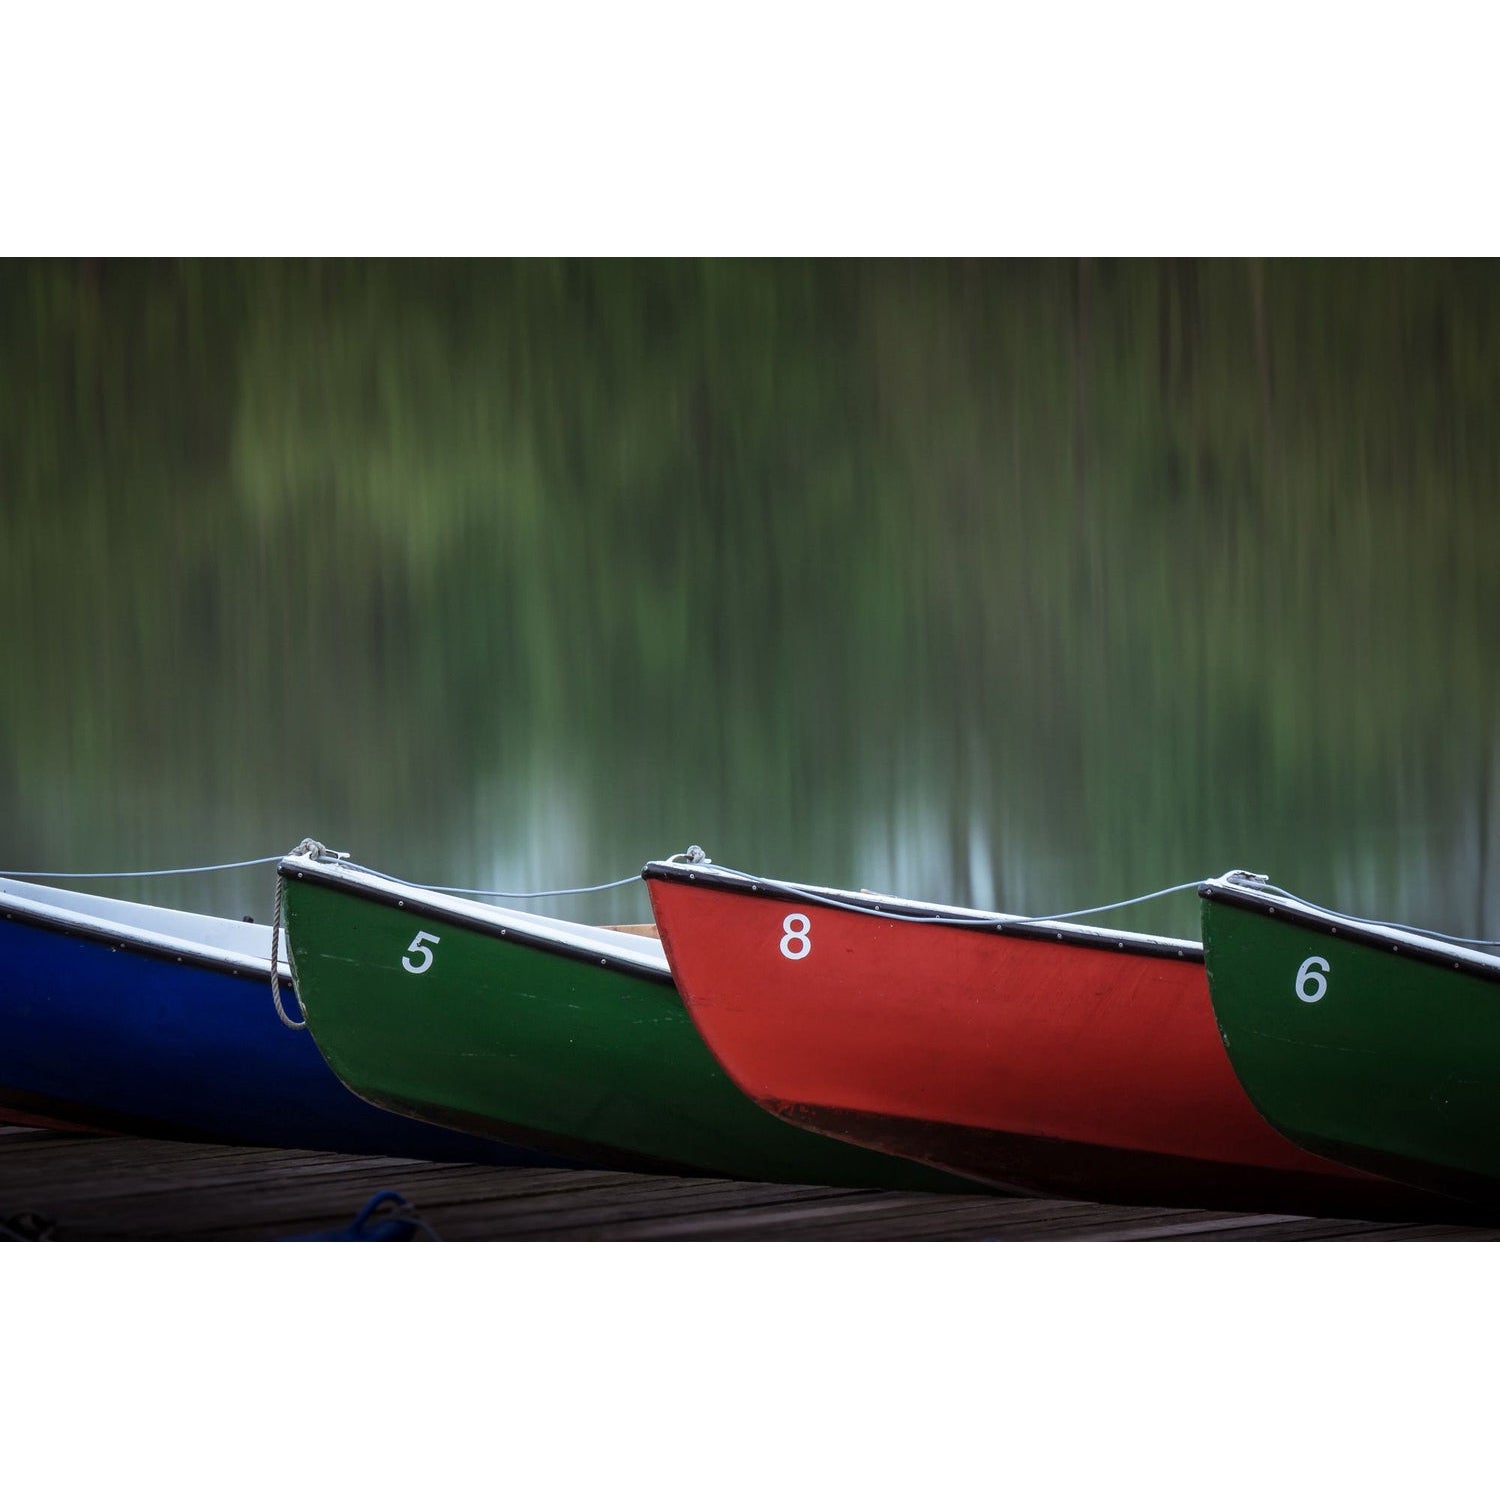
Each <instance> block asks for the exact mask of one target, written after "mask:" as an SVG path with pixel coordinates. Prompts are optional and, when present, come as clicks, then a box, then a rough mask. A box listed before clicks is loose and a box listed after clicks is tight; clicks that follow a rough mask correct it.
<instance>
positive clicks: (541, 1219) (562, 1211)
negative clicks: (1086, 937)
mask: <svg viewBox="0 0 1500 1500" xmlns="http://www.w3.org/2000/svg"><path fill="white" fill-rule="evenodd" d="M387 1189H389V1190H393V1191H395V1192H398V1193H400V1194H401V1195H402V1197H404V1198H405V1199H406V1200H407V1201H408V1202H409V1203H410V1205H411V1207H412V1209H413V1211H414V1213H415V1214H416V1215H417V1216H419V1217H420V1219H421V1221H422V1223H423V1224H424V1225H425V1226H427V1228H428V1229H429V1230H430V1231H431V1233H432V1235H433V1236H435V1237H436V1238H439V1239H455V1240H1210V1239H1211V1240H1245V1239H1249V1240H1307V1239H1316V1240H1330V1239H1375V1240H1382V1239H1384V1240H1389V1239H1401V1240H1408V1239H1424V1240H1430V1239H1440V1240H1442V1239H1449V1240H1451V1239H1466V1240H1492V1239H1500V1229H1475V1228H1472V1227H1465V1226H1459V1225H1432V1224H1396V1225H1393V1224H1370V1223H1361V1222H1357V1221H1353V1220H1342V1219H1310V1218H1293V1217H1288V1216H1285V1215H1274V1214H1226V1213H1222V1212H1207V1211H1205V1212H1191V1211H1185V1210H1181V1209H1156V1208H1117V1207H1111V1206H1108V1205H1099V1204H1091V1203H1072V1202H1064V1201H1058V1200H1050V1199H1038V1198H998V1197H992V1196H987V1195H983V1194H977V1193H976V1194H975V1195H974V1196H973V1197H968V1196H949V1195H944V1194H935V1193H880V1192H868V1191H857V1190H850V1189H833V1188H819V1187H786V1186H782V1185H779V1184H774V1183H747V1182H730V1181H725V1180H721V1179H716V1178H707V1179H705V1178H678V1177H657V1176H646V1175H642V1174H638V1173H629V1172H593V1171H561V1170H539V1169H520V1168H509V1169H507V1168H498V1167H480V1166H455V1165H449V1164H438V1163H433V1162H419V1161H406V1160H401V1159H398V1158H394V1157H366V1156H338V1155H334V1154H331V1153H323V1152H312V1151H273V1150H265V1149H260V1148H256V1147H245V1146H214V1145H201V1144H186V1143H182V1142H176V1141H157V1140H140V1139H135V1138H129V1137H123V1136H103V1135H90V1136H84V1135H63V1134H58V1133H55V1132H50V1131H44V1130H26V1129H20V1128H0V1238H6V1239H37V1238H49V1239H59V1240H60V1239H71V1240H78V1239H93V1240H99V1239H120V1240H142V1239H152V1240H154V1239H171V1240H275V1239H283V1238H289V1237H293V1236H300V1235H307V1234H315V1233H319V1232H323V1231H328V1230H334V1229H338V1228H340V1227H343V1226H347V1225H348V1224H349V1223H350V1222H351V1221H352V1220H353V1218H354V1217H355V1215H356V1214H357V1213H358V1212H359V1210H360V1209H361V1208H362V1207H363V1205H364V1204H365V1203H366V1202H367V1201H368V1200H369V1199H370V1198H371V1197H372V1196H373V1195H374V1194H376V1193H378V1192H381V1191H382V1190H387Z"/></svg>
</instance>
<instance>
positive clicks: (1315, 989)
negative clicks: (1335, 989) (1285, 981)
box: [1297, 958, 1328, 1005]
mask: <svg viewBox="0 0 1500 1500" xmlns="http://www.w3.org/2000/svg"><path fill="white" fill-rule="evenodd" d="M1320 971H1321V972H1320ZM1327 972H1328V960H1327V959H1326V958H1304V959H1303V960H1302V967H1301V968H1300V969H1298V970H1297V998H1298V999H1299V1000H1305V1001H1307V1003H1308V1004H1309V1005H1312V1004H1313V1003H1314V1002H1315V1001H1318V1000H1321V999H1322V998H1323V996H1324V995H1326V994H1327V993H1328V981H1327V980H1326V979H1325V978H1324V977H1323V975H1324V974H1326V973H1327Z"/></svg>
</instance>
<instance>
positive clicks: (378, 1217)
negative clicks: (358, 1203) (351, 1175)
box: [286, 1189, 437, 1241]
mask: <svg viewBox="0 0 1500 1500" xmlns="http://www.w3.org/2000/svg"><path fill="white" fill-rule="evenodd" d="M387 1205H389V1208H388V1211H386V1212H381V1210H382V1209H387ZM419 1234H421V1235H425V1236H426V1237H427V1238H428V1239H431V1240H435V1239H436V1238H437V1236H436V1235H435V1234H434V1233H433V1232H432V1230H431V1229H429V1228H428V1227H427V1225H426V1224H424V1223H423V1222H422V1220H421V1219H419V1218H418V1217H417V1214H416V1210H415V1209H413V1208H412V1206H411V1204H410V1203H408V1202H407V1201H406V1199H405V1198H403V1197H402V1196H401V1194H400V1193H395V1192H391V1191H390V1190H389V1189H387V1190H386V1191H385V1192H381V1193H376V1194H375V1196H374V1197H373V1198H371V1199H370V1201H369V1202H368V1203H367V1204H365V1206H364V1207H363V1208H362V1209H360V1211H359V1212H358V1213H357V1214H356V1215H355V1216H354V1221H353V1222H352V1223H350V1224H346V1225H345V1226H344V1227H343V1228H342V1229H315V1230H313V1232H312V1233H311V1234H289V1235H287V1236H286V1238H287V1240H288V1241H292V1240H412V1239H415V1238H416V1237H417V1236H418V1235H419Z"/></svg>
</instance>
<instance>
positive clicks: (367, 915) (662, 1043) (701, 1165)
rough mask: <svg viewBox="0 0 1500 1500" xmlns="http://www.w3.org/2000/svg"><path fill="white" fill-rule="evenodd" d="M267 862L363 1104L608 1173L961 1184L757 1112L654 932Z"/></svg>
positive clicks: (300, 980)
mask: <svg viewBox="0 0 1500 1500" xmlns="http://www.w3.org/2000/svg"><path fill="white" fill-rule="evenodd" d="M280 869H281V874H282V878H283V882H284V884H283V892H284V894H283V911H284V920H285V922H286V930H287V937H288V940H289V944H290V956H291V964H292V971H293V973H294V974H295V976H296V980H297V993H298V995H299V997H300V999H301V1002H302V1005H303V1007H304V1009H305V1011H306V1014H307V1021H308V1026H309V1028H310V1030H311V1032H312V1036H313V1038H314V1040H315V1041H316V1042H317V1044H318V1047H319V1048H320V1049H321V1051H322V1053H323V1056H324V1057H325V1058H326V1059H327V1060H328V1063H329V1065H330V1067H332V1068H333V1070H334V1071H335V1072H336V1073H337V1074H338V1075H339V1077H340V1078H342V1079H343V1080H344V1082H345V1083H346V1084H347V1085H348V1086H349V1088H351V1089H352V1090H353V1091H354V1092H355V1093H357V1094H359V1095H360V1096H361V1097H362V1098H364V1099H368V1100H369V1101H371V1102H372V1103H374V1104H378V1105H380V1106H382V1107H383V1108H386V1109H391V1110H397V1111H400V1112H401V1113H403V1114H408V1115H412V1116H415V1117H416V1118H418V1119H423V1120H428V1121H434V1122H437V1123H440V1124H447V1125H456V1126H458V1127H460V1128H462V1129H464V1130H470V1131H475V1132H479V1133H484V1134H489V1135H493V1136H495V1137H496V1138H498V1139H500V1140H507V1141H514V1142H517V1143H519V1144H522V1145H530V1146H536V1147H540V1148H542V1149H546V1150H550V1151H555V1152H558V1153H560V1154H563V1155H566V1156H569V1157H573V1158H576V1159H578V1160H581V1161H587V1162H591V1163H593V1164H595V1165H597V1166H600V1167H605V1168H617V1169H624V1170H632V1171H648V1172H664V1173H670V1174H676V1175H694V1176H700V1175H708V1176H724V1177H740V1178H746V1179H749V1180H752V1181H764V1182H792V1183H808V1184H823V1185H828V1186H834V1187H865V1188H892V1189H913V1190H946V1191H962V1192H973V1191H974V1185H973V1184H972V1183H966V1182H965V1183H960V1182H956V1181H954V1180H953V1179H951V1178H949V1177H946V1176H944V1175H943V1174H940V1173H937V1172H933V1171H931V1170H930V1169H928V1168H925V1167H920V1166H917V1165H915V1164H913V1163H911V1162H907V1161H899V1160H893V1159H891V1158H889V1157H885V1156H881V1155H879V1154H877V1153H874V1152H868V1151H863V1150H860V1149H858V1148H856V1147H853V1146H849V1145H846V1144H844V1143H843V1142H838V1141H831V1140H825V1139H822V1138H821V1137H818V1136H814V1135H810V1134H808V1133H807V1132H806V1131H801V1130H797V1129H795V1128H794V1127H792V1126H790V1125H786V1124H783V1123H782V1122H781V1121H779V1120H775V1119H773V1118H772V1117H771V1116H769V1115H767V1114H766V1113H765V1112H764V1111H762V1110H760V1109H758V1108H757V1107H756V1106H755V1105H754V1104H752V1103H751V1102H750V1100H748V1099H746V1098H745V1097H744V1095H743V1094H741V1093H740V1091H739V1090H738V1089H737V1088H735V1087H734V1085H733V1084H732V1083H731V1082H730V1081H729V1079H728V1078H726V1077H725V1076H724V1072H723V1070H722V1069H721V1068H720V1067H719V1065H718V1064H717V1063H716V1062H715V1061H714V1059H713V1056H712V1055H711V1054H710V1052H709V1051H708V1049H707V1048H706V1047H705V1046H704V1045H703V1042H702V1040H701V1039H700V1038H699V1036H698V1033H697V1032H696V1031H695V1030H694V1028H693V1025H692V1022H691V1021H689V1019H688V1017H687V1013H686V1012H685V1011H684V1010H683V1008H682V1002H681V1000H680V999H679V997H678V995H677V991H676V990H675V988H674V987H673V985H672V977H671V974H670V972H669V971H668V968H667V964H666V960H665V958H664V957H663V955H662V948H661V943H660V942H659V941H657V940H656V939H654V938H651V937H647V936H643V935H635V934H631V933H626V932H619V931H611V930H608V929H603V928H598V927H590V926H587V925H585V924H582V923H576V922H566V921H561V920H558V919H555V918H550V917H540V916H536V915H534V914H532V913H529V912H519V911H513V910H509V909H507V908H505V907H499V906H489V905H486V904H484V903H481V902H478V901H470V900H466V899H463V898H460V897H456V896H447V895H443V894H441V893H439V892H435V891H430V890H427V889H425V888H423V887H421V886H413V885H407V884H406V883H404V882H402V881H398V880H392V879H389V878H388V877H385V876H382V875H378V874H374V873H371V872H368V871H365V870H362V869H358V868H353V867H350V866H349V865H347V864H343V863H340V862H338V861H336V860H332V859H324V858H318V857H316V856H310V855H293V856H289V857H287V858H286V859H284V860H283V861H282V862H281V866H280Z"/></svg>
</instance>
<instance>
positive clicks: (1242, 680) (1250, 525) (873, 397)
mask: <svg viewBox="0 0 1500 1500" xmlns="http://www.w3.org/2000/svg"><path fill="white" fill-rule="evenodd" d="M1497 493H1500V273H1497V271H1496V269H1495V267H1493V266H1490V265H1468V266H1466V265H1460V266H1444V265H1435V264H1430V263H1421V264H1404V263H1397V264H1385V263H1374V264H1364V263H1355V264H1344V263H1333V264H1330V263H1316V264H1306V265H1302V264H1286V263H1275V262H1273V263H1270V264H1267V265H1264V266H1260V265H1255V264H1246V263H1239V262H1229V263H1210V264H1182V263H1172V264H1156V263H1125V264H1110V263H1101V264H1083V265H1079V264H1074V263H1048V264H1042V265H1022V264H1012V263H992V264H978V265H970V264H963V265H960V264H946V263H922V264H917V265H901V264H890V263H857V264H833V263H819V264H814V265H795V264H786V263H776V264H759V263H751V264H732V263H730V264H726V263H712V264H708V265H699V264H679V265H662V264H628V263H627V264H617V263H603V264H595V263H588V262H584V263H573V264H564V265H538V264H507V263H496V264H479V265H470V264H464V263H455V264H436V265H432V264H413V263H406V264H395V265H387V264H375V265H368V264H355V265H332V264H322V265H311V266H308V265H300V264H285V265H284V264H250V265H240V266H235V265H223V264H208V265H185V266H178V265H142V264H108V263H107V264H103V265H98V264H89V265H76V264H51V263H48V264H39V265H37V264H27V263H24V262H22V263H16V262H12V263H7V264H5V265H4V266H0V583H3V593H0V639H3V642H4V649H3V655H0V701H3V705H4V709H3V720H0V867H4V868H21V869H34V868H35V869H68V870H72V869H121V868H140V867H145V866H159V865H178V864H194V863H203V862H208V861H214V860H220V859H223V860H228V859H235V858H247V857H252V856H255V855H262V854H272V853H275V852H278V851H280V850H284V849H286V848H289V847H290V846H291V845H292V844H294V843H295V842H296V841H297V840H298V839H299V838H301V837H302V836H303V835H304V834H311V835H313V836H315V837H318V838H320V839H323V840H324V841H325V842H327V843H329V844H332V845H336V846H337V847H340V848H344V849H350V850H352V851H353V852H354V854H355V857H356V858H358V859H360V860H362V861H364V862H366V863H369V864H373V865H375V866H377V867H379V868H382V869H386V870H389V871H392V872H395V873H399V874H402V875H405V876H408V877H410V878H414V879H419V880H427V881H431V882H436V883H444V884H463V885H493V886H498V887H502V888H505V889H536V888H540V887H545V886H551V885H567V884H576V883H583V882H593V881H602V880H607V879H611V878H614V877H617V876H621V875H626V874H629V873H630V872H632V871H633V870H635V869H637V868H638V867H639V865H640V863H641V862H642V861H643V860H644V859H646V858H648V857H651V856H656V855H662V854H667V853H670V852H673V851H675V850H678V849H681V848H683V847H684V846H686V845H687V844H688V843H690V842H698V843H701V844H702V845H704V846H705V847H706V848H707V849H708V850H709V852H710V853H711V854H712V855H714V856H715V857H716V858H718V859H720V860H722V861H724V862H726V863H731V864H735V865H738V866H740V867H741V868H749V869H756V870H760V871H764V872H766V873H774V874H781V875H785V876H788V877H795V878H804V879H810V880H818V881H824V882H829V883H834V884H839V885H855V886H858V885H865V886H872V887H878V888H883V889H894V890H898V891H900V892H902V893H905V894H910V895H916V896H922V897H928V898H932V899H953V900H958V901H963V902H968V903H974V904H979V905H984V906H999V907H1001V908H1004V909H1009V910H1016V911H1025V912H1031V913H1043V912H1050V911H1056V910H1060V909H1063V908H1067V907H1076V906H1081V905H1085V904H1089V903H1092V902H1097V901H1105V900H1110V899H1113V898H1117V897H1120V896H1123V895H1127V894H1131V893H1134V892H1138V891H1144V890H1149V889H1152V888H1155V887H1158V886H1162V885H1166V884H1169V883H1175V882H1177V881H1182V880H1187V879H1190V878H1193V877H1196V876H1202V875H1206V874H1211V873H1217V872H1219V871H1222V870H1224V869H1226V868H1228V867H1231V866H1250V867H1253V868H1256V869H1260V870H1266V871H1269V872H1271V873H1272V875H1273V877H1274V878H1276V879H1277V880H1278V881H1279V882H1280V883H1282V884H1284V885H1288V886H1290V887H1292V888H1293V889H1297V890H1299V891H1301V892H1302V893H1304V894H1306V895H1308V896H1310V897H1312V898H1314V899H1318V900H1323V901H1328V902H1333V903H1335V904H1341V905H1343V906H1345V907H1346V908H1350V909H1354V910H1358V911H1363V912H1367V913H1371V914H1378V915H1387V916H1392V917H1397V918H1403V919H1406V920H1411V921H1425V922H1431V923H1435V924H1439V925H1442V926H1445V927H1447V928H1449V929H1450V930H1457V931H1460V932H1474V931H1476V930H1479V929H1484V930H1486V931H1488V932H1489V934H1490V935H1494V936H1500V889H1497V887H1500V879H1497V878H1496V876H1495V873H1494V872H1493V871H1492V870H1491V869H1490V866H1491V865H1492V864H1493V863H1494V854H1493V846H1494V842H1495V835H1496V827H1495V822H1496V815H1495V812H1494V806H1495V801H1496V796H1497V791H1500V788H1497V785H1496V783H1497V780H1500V765H1497V762H1500V735H1497V714H1496V693H1495V691H1494V686H1493V684H1494V680H1495V671H1496V665H1497V662H1500V588H1497V585H1496V579H1495V568H1496V563H1497V559H1500V547H1497V542H1500V512H1497V503H1496V502H1497ZM100 889H109V890H111V891H113V892H115V893H117V894H122V895H127V896H131V897H133V898H136V899H147V900H160V901H167V902H180V903H182V904H188V905H198V906H200V907H202V908H203V909H211V910H220V911H228V912H230V913H232V914H238V913H240V912H255V913H256V914H258V915H260V916H263V917H264V916H267V915H268V914H269V908H270V897H271V875H270V872H269V870H259V871H255V872H252V873H250V874H248V875H226V876H218V877H213V878H212V879H207V880H187V879H182V880H168V881H161V882H141V881H136V882H125V883H121V884H119V885H113V886H110V887H100ZM545 909H547V910H551V911H556V912H559V913H560V914H569V915H578V916H583V917H596V918H605V919H611V920H627V919H632V918H641V917H644V915H645V913H646V910H647V904H646V901H645V898H644V894H643V893H641V892H640V891H639V890H637V889H628V890H626V891H623V892H617V893H613V894H610V895H608V896H601V897H596V898H592V899H591V900H589V901H587V902H573V903H558V902H554V903H549V904H548V905H547V906H546V907H545ZM1121 920H1122V921H1123V923H1124V924H1125V925H1130V926H1139V927H1143V928H1150V929H1154V930H1159V931H1173V932H1180V933H1186V934H1193V933H1195V932H1196V921H1197V917H1196V906H1195V903H1194V901H1193V900H1192V899H1191V898H1187V897H1180V898H1176V899H1174V900H1173V901H1171V902H1167V903H1159V904H1157V905H1156V906H1154V907H1147V908H1141V909H1139V910H1138V911H1136V912H1133V913H1128V914H1126V915H1125V916H1124V917H1123V918H1122V919H1121Z"/></svg>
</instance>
